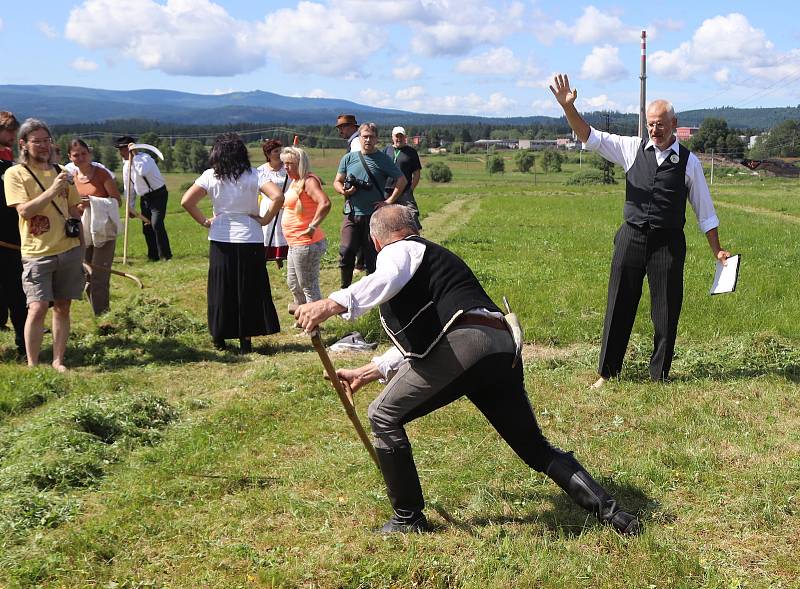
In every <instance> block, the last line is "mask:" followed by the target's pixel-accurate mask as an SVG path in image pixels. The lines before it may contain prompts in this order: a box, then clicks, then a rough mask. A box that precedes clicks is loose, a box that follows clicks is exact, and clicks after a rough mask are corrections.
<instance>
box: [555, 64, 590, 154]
mask: <svg viewBox="0 0 800 589" xmlns="http://www.w3.org/2000/svg"><path fill="white" fill-rule="evenodd" d="M553 83H554V84H555V87H553V86H550V91H551V92H552V93H553V96H555V97H556V100H557V101H558V104H560V105H561V108H563V109H564V115H565V116H566V117H567V123H569V126H570V127H571V128H572V130H573V131H575V135H577V136H578V139H580V140H581V142H582V143H586V142H587V141H588V140H589V133H590V132H591V127H589V123H587V122H586V121H585V120H584V118H583V117H582V116H581V115H580V113H579V112H578V110H577V109H576V108H575V99H576V98H578V90H577V88H575V89H573V88H570V87H569V77H568V76H567V74H558V75H557V76H556V77H555V78H553Z"/></svg>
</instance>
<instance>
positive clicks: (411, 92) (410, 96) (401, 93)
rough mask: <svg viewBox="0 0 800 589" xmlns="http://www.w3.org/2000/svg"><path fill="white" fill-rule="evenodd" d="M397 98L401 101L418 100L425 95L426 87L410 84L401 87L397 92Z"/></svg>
mask: <svg viewBox="0 0 800 589" xmlns="http://www.w3.org/2000/svg"><path fill="white" fill-rule="evenodd" d="M394 96H395V98H397V100H401V101H405V102H408V101H411V100H418V99H420V98H422V97H423V96H425V88H423V87H422V86H409V87H408V88H401V89H400V90H398V91H397V92H396V93H395V95H394Z"/></svg>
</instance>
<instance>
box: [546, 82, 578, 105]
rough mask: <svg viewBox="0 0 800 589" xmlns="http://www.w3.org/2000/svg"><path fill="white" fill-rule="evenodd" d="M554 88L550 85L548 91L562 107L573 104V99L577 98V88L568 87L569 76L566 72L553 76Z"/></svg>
mask: <svg viewBox="0 0 800 589" xmlns="http://www.w3.org/2000/svg"><path fill="white" fill-rule="evenodd" d="M553 83H554V84H555V88H554V87H553V86H550V92H552V93H553V96H555V97H556V100H557V101H558V103H559V104H560V105H561V106H562V107H564V106H569V105H570V104H574V102H575V99H576V98H578V90H577V89H571V88H570V87H569V76H567V74H558V75H556V76H555V77H554V78H553Z"/></svg>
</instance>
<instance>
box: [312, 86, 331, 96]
mask: <svg viewBox="0 0 800 589" xmlns="http://www.w3.org/2000/svg"><path fill="white" fill-rule="evenodd" d="M306 96H307V97H308V98H330V97H331V95H330V94H328V93H327V92H325V90H323V89H322V88H314V89H313V90H311V91H310V92H307V93H306Z"/></svg>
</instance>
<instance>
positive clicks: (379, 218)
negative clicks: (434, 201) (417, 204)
mask: <svg viewBox="0 0 800 589" xmlns="http://www.w3.org/2000/svg"><path fill="white" fill-rule="evenodd" d="M369 233H370V235H372V237H374V238H375V239H377V240H378V241H380V242H381V243H382V244H386V243H387V242H388V241H389V239H390V238H391V237H392V236H394V235H396V234H398V233H400V234H402V235H403V237H406V236H408V235H419V230H418V229H417V221H416V219H415V218H414V211H413V210H412V209H411V208H409V207H406V206H403V205H384V206H382V207H381V208H379V209H378V210H377V211H375V212H374V213H372V218H371V219H370V220H369Z"/></svg>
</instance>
